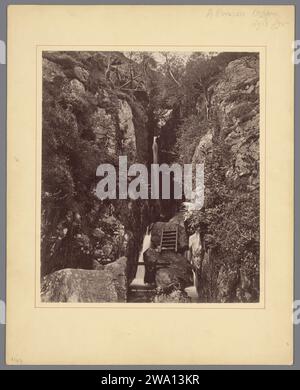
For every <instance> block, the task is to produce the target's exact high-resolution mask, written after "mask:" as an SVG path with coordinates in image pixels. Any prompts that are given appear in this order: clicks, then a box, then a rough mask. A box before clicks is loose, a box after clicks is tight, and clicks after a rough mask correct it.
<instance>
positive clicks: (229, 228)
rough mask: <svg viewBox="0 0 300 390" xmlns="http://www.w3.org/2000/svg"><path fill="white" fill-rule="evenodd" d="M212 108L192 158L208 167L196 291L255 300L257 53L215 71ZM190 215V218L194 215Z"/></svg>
mask: <svg viewBox="0 0 300 390" xmlns="http://www.w3.org/2000/svg"><path fill="white" fill-rule="evenodd" d="M211 112H212V117H213V120H211V123H210V125H209V126H208V128H207V131H206V133H205V134H204V135H203V136H202V137H201V139H200V142H199V144H198V145H197V147H196V149H195V152H194V156H193V163H202V162H204V163H205V169H206V170H207V172H206V175H205V178H206V183H205V185H206V186H207V188H206V197H205V209H204V211H203V212H202V219H201V218H200V221H201V223H200V226H202V228H200V232H201V233H202V243H201V245H200V248H199V249H200V250H199V251H198V252H197V256H195V257H194V258H193V264H194V269H195V271H196V275H197V287H198V294H199V297H200V301H203V302H212V301H213V302H256V301H257V300H258V299H259V59H258V58H257V57H256V56H245V57H241V58H239V59H237V60H234V61H232V62H230V63H229V64H228V65H227V67H226V68H225V70H224V71H223V72H222V74H220V75H219V76H218V78H217V80H216V82H215V83H214V84H213V85H212V86H211ZM218 196H219V198H220V199H218ZM221 198H222V199H221ZM218 214H219V215H220V218H219V219H218ZM189 218H190V222H191V221H192V224H193V219H194V218H195V216H193V215H190V217H189ZM198 226H199V225H198Z"/></svg>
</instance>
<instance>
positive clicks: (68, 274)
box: [38, 50, 262, 305]
mask: <svg viewBox="0 0 300 390" xmlns="http://www.w3.org/2000/svg"><path fill="white" fill-rule="evenodd" d="M260 95H261V94H260V53H259V52H256V51H249V52H248V51H243V52H242V51H226V50H224V51H220V50H218V51H207V52H206V51H74V50H72V51H71V50H69V51H57V50H55V51H51V50H43V51H42V102H41V105H42V135H41V162H42V164H41V215H40V221H41V236H40V254H39V255H40V264H39V267H38V268H39V269H38V273H39V279H40V292H39V293H40V300H41V302H42V303H49V304H50V303H73V304H74V303H126V304H128V303H130V304H135V303H136V304H138V303H145V304H147V305H151V304H162V305H163V304H166V303H185V304H187V305H188V304H197V303H199V304H211V303H216V304H220V305H221V304H228V303H230V304H241V303H242V304H253V303H259V302H260V301H261V295H262V290H261V260H260V255H261V253H260V252H261V251H260V244H261V242H260V241H261V240H260V237H261V232H260V209H261V204H260V199H261V197H260V196H261V186H260V111H261V107H260Z"/></svg>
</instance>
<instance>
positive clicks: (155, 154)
mask: <svg viewBox="0 0 300 390" xmlns="http://www.w3.org/2000/svg"><path fill="white" fill-rule="evenodd" d="M157 138H158V137H157V136H155V137H153V144H152V151H153V164H158V143H157Z"/></svg>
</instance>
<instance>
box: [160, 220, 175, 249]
mask: <svg viewBox="0 0 300 390" xmlns="http://www.w3.org/2000/svg"><path fill="white" fill-rule="evenodd" d="M177 250H178V226H176V229H172V230H170V229H168V230H165V229H163V230H162V232H161V239H160V252H162V251H173V252H177Z"/></svg>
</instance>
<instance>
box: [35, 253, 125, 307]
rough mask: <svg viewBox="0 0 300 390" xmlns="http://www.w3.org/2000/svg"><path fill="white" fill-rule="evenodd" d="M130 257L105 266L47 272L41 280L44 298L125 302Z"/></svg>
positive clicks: (44, 299) (58, 300)
mask: <svg viewBox="0 0 300 390" xmlns="http://www.w3.org/2000/svg"><path fill="white" fill-rule="evenodd" d="M126 267H127V259H126V258H125V257H122V258H120V259H118V260H117V261H116V262H114V263H112V264H109V265H106V266H102V269H97V270H84V269H70V268H66V269H61V270H59V271H56V272H53V273H52V274H49V275H46V276H45V277H44V278H43V280H42V284H41V300H42V302H90V303H96V302H97V303H99V302H126V300H127V277H126Z"/></svg>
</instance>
